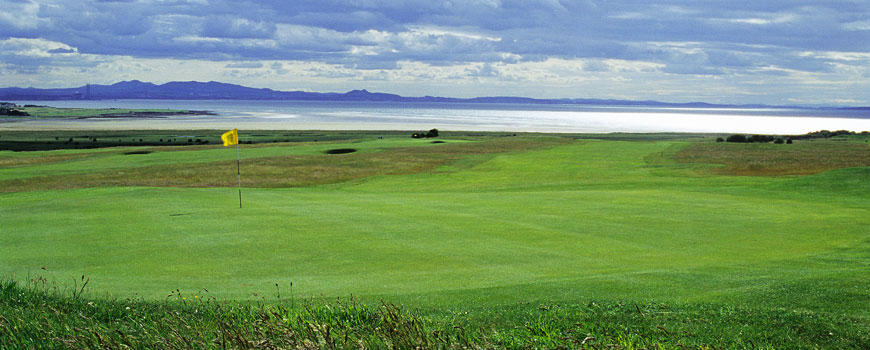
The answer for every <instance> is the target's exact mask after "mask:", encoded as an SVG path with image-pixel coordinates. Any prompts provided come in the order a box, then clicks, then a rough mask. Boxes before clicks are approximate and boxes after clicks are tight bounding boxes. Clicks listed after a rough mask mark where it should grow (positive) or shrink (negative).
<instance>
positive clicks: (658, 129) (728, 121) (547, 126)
mask: <svg viewBox="0 0 870 350" xmlns="http://www.w3.org/2000/svg"><path fill="white" fill-rule="evenodd" d="M12 102H15V103H17V104H20V105H24V104H34V105H47V106H53V107H70V108H119V109H137V108H149V109H150V108H169V109H185V110H200V111H210V112H212V113H214V115H185V116H171V117H165V118H115V119H101V118H92V119H62V120H57V119H55V120H47V119H28V120H21V119H18V120H11V119H7V120H2V121H0V130H143V129H145V130H147V129H163V130H170V129H171V130H196V129H232V128H238V129H242V130H421V131H423V130H429V129H433V128H435V129H439V130H445V131H449V130H454V131H458V130H462V131H504V132H546V133H616V132H625V133H663V132H667V133H670V132H674V133H754V134H803V133H807V132H811V131H817V130H851V131H856V132H861V131H870V110H846V109H833V108H827V109H824V108H675V107H646V106H644V107H633V106H628V107H626V106H591V105H575V104H503V103H498V104H483V103H406V102H320V101H317V102H309V101H259V100H257V101H249V100H76V101H12Z"/></svg>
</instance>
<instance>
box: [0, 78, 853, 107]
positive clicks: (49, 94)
mask: <svg viewBox="0 0 870 350" xmlns="http://www.w3.org/2000/svg"><path fill="white" fill-rule="evenodd" d="M113 99H155V100H287V101H378V102H430V103H439V102H443V103H450V102H453V103H456V102H462V103H518V104H578V105H613V106H658V107H694V108H703V107H710V108H721V107H732V108H733V107H738V108H776V107H782V108H786V107H787V108H799V107H795V106H768V105H760V104H747V105H725V104H711V103H704V102H689V103H668V102H659V101H649V100H647V101H634V100H604V99H536V98H528V97H511V96H496V97H475V98H451V97H433V96H424V97H405V96H400V95H395V94H387V93H378V92H369V91H367V90H353V91H349V92H347V93H321V92H305V91H276V90H272V89H265V88H251V87H246V86H241V85H235V84H227V83H221V82H215V81H210V82H207V83H204V82H196V81H188V82H177V81H174V82H169V83H166V84H162V85H157V84H153V83H148V82H141V81H138V80H131V81H122V82H119V83H115V84H112V85H96V84H95V85H86V86H81V87H75V88H61V89H37V88H18V87H9V88H0V100H11V101H15V100H38V101H43V100H113ZM857 108H861V109H863V107H857ZM849 109H854V108H849Z"/></svg>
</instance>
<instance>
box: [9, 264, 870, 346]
mask: <svg viewBox="0 0 870 350" xmlns="http://www.w3.org/2000/svg"><path fill="white" fill-rule="evenodd" d="M44 282H45V281H44V280H43V279H39V278H37V279H32V280H30V281H29V283H27V284H25V285H23V286H22V285H19V284H18V283H16V282H14V281H10V280H4V281H2V282H0V315H2V316H0V345H2V346H3V348H4V349H29V348H40V349H44V348H73V349H78V348H154V347H160V348H164V349H212V348H233V349H277V348H281V349H284V348H296V349H299V348H301V349H318V348H328V349H344V348H374V349H381V348H392V349H413V348H425V349H429V348H442V349H468V348H481V349H525V348H541V349H568V348H584V349H685V348H696V349H743V348H754V349H767V348H770V349H773V348H790V349H800V348H807V349H811V348H829V349H833V348H837V349H863V348H866V347H867V346H870V335H868V333H867V332H865V331H866V325H867V324H866V321H865V320H861V319H855V318H850V317H845V318H844V317H839V316H836V315H831V314H825V313H811V312H795V311H790V310H765V309H748V308H740V307H732V306H724V305H716V304H695V305H667V304H657V303H641V304H636V303H623V302H612V301H611V302H607V301H588V302H585V303H583V304H568V305H556V304H546V305H529V304H515V305H508V306H503V307H499V308H488V309H485V310H476V311H475V310H473V311H472V312H471V314H469V312H468V311H463V310H459V311H452V312H443V311H439V312H433V311H425V310H419V309H414V310H410V309H406V308H403V307H400V306H396V305H394V304H390V303H384V302H380V303H371V304H369V303H360V302H357V301H356V300H353V299H350V300H344V301H342V300H340V299H339V300H337V301H331V302H315V301H312V300H292V299H291V300H286V299H284V300H278V301H276V302H272V303H239V302H224V301H219V300H217V299H215V298H213V297H210V296H208V292H207V291H201V292H202V293H200V294H203V295H183V294H180V293H172V294H170V295H169V296H167V298H166V300H165V301H162V302H157V301H144V300H134V299H126V300H117V299H105V298H91V297H84V296H82V295H80V294H79V293H80V290H81V289H79V290H72V291H70V290H66V291H60V290H57V289H54V290H52V289H51V288H47V287H46V285H45V283H44ZM82 282H85V281H84V280H83V281H82ZM76 289H78V288H76ZM492 314H497V315H498V317H497V318H490V317H489V316H490V315H492Z"/></svg>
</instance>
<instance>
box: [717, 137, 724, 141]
mask: <svg viewBox="0 0 870 350" xmlns="http://www.w3.org/2000/svg"><path fill="white" fill-rule="evenodd" d="M716 142H725V139H723V138H721V137H717V138H716Z"/></svg>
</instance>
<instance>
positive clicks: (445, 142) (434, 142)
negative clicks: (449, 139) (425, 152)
mask: <svg viewBox="0 0 870 350" xmlns="http://www.w3.org/2000/svg"><path fill="white" fill-rule="evenodd" d="M432 143H446V142H444V141H432Z"/></svg>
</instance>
